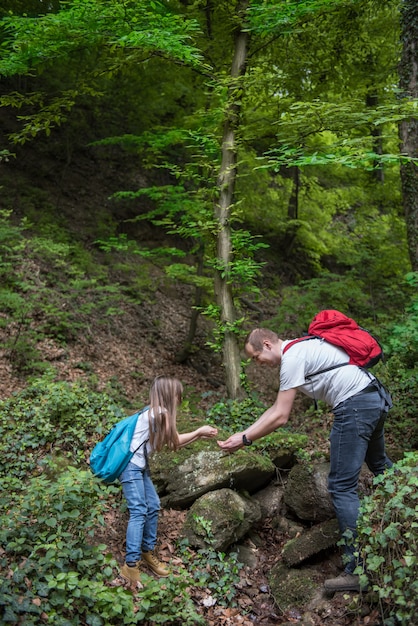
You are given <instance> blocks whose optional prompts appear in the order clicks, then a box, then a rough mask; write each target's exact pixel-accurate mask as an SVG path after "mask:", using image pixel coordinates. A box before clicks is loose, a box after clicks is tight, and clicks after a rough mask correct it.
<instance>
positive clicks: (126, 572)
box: [120, 563, 140, 583]
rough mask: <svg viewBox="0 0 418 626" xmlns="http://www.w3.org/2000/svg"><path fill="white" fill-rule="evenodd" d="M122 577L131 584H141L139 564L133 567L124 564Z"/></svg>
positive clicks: (121, 569)
mask: <svg viewBox="0 0 418 626" xmlns="http://www.w3.org/2000/svg"><path fill="white" fill-rule="evenodd" d="M120 575H121V576H122V578H124V579H125V580H127V581H128V582H130V583H139V582H140V581H139V575H140V572H139V569H138V563H136V564H135V565H134V566H133V567H130V566H129V565H128V564H127V563H124V564H123V565H122V567H121V568H120Z"/></svg>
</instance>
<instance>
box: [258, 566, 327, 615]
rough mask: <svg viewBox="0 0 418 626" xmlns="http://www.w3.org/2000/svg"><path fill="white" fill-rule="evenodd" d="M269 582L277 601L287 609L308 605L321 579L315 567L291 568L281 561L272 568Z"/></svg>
mask: <svg viewBox="0 0 418 626" xmlns="http://www.w3.org/2000/svg"><path fill="white" fill-rule="evenodd" d="M269 583H270V590H271V594H272V596H273V598H274V601H275V603H276V604H277V606H279V607H280V609H281V610H282V611H286V610H288V609H290V608H292V607H301V606H305V605H307V604H308V603H309V602H310V600H312V598H313V597H314V596H315V593H316V590H317V588H318V584H319V580H318V573H317V572H315V570H313V569H312V570H311V569H309V568H304V569H289V568H288V567H286V565H284V564H283V563H282V562H280V563H278V564H277V565H275V566H274V567H273V568H272V570H271V573H270V576H269Z"/></svg>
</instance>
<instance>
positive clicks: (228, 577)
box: [179, 515, 242, 606]
mask: <svg viewBox="0 0 418 626" xmlns="http://www.w3.org/2000/svg"><path fill="white" fill-rule="evenodd" d="M195 523H196V524H197V525H198V526H199V528H201V529H202V530H203V536H204V538H205V543H206V545H205V547H204V548H200V549H199V550H198V551H197V552H192V551H190V550H189V549H188V541H187V540H183V541H181V542H180V544H179V547H180V550H181V553H182V557H183V561H184V563H186V564H188V565H189V566H190V567H189V569H190V570H191V571H192V572H193V578H194V584H197V585H198V586H200V587H204V588H205V589H206V590H208V592H209V593H210V595H211V597H212V598H213V599H214V600H216V602H217V603H218V604H220V605H221V606H235V602H234V598H235V595H236V585H237V584H238V583H239V582H240V576H239V571H240V569H241V568H242V564H241V563H240V562H239V561H238V559H237V554H236V553H235V552H230V553H229V554H228V555H227V554H225V553H224V552H219V551H218V550H215V549H214V547H213V545H214V541H215V539H214V537H213V533H212V528H211V526H212V524H211V521H210V520H207V519H205V518H204V517H201V516H197V515H195Z"/></svg>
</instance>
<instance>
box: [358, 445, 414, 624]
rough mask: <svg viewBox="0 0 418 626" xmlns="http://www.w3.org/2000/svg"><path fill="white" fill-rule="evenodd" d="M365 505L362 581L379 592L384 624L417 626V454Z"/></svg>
mask: <svg viewBox="0 0 418 626" xmlns="http://www.w3.org/2000/svg"><path fill="white" fill-rule="evenodd" d="M375 485H376V490H375V491H374V493H373V494H372V495H371V496H368V497H366V498H365V499H364V500H363V502H362V506H361V511H360V516H359V521H358V534H359V549H360V554H361V555H362V558H363V560H364V570H365V572H366V573H362V574H361V577H362V578H363V582H364V583H366V582H368V584H369V585H370V586H371V587H372V590H373V591H375V592H376V593H377V594H378V597H379V603H380V607H381V612H382V618H383V619H384V624H385V625H387V626H395V625H396V624H401V625H407V624H414V623H416V622H415V619H416V615H417V614H418V519H417V512H418V490H417V486H418V453H417V452H414V453H412V452H411V453H407V454H406V455H405V457H404V459H402V460H401V461H400V462H399V463H397V464H396V465H394V466H393V468H391V469H390V470H389V471H387V472H386V473H385V474H384V475H381V476H378V477H376V478H375Z"/></svg>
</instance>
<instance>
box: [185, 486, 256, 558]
mask: <svg viewBox="0 0 418 626" xmlns="http://www.w3.org/2000/svg"><path fill="white" fill-rule="evenodd" d="M260 519H261V511H260V507H259V505H258V504H257V503H256V502H255V501H254V500H252V499H251V498H250V497H244V496H243V495H242V494H238V493H237V492H236V491H233V490H232V489H219V490H217V491H212V492H210V493H207V494H205V495H203V496H202V497H201V498H199V499H198V500H196V501H195V502H194V503H193V505H192V506H191V507H190V509H189V510H188V512H187V515H186V520H185V523H184V526H183V529H182V533H181V535H182V536H183V537H185V538H187V539H188V541H189V543H190V545H192V546H195V547H199V548H203V547H205V546H208V545H210V546H211V547H213V548H214V549H215V550H221V551H223V550H226V549H227V548H228V547H229V546H230V545H231V544H233V543H236V542H237V541H239V540H240V539H241V538H242V537H243V536H244V535H245V534H246V533H247V532H248V531H249V530H250V528H251V527H252V526H253V524H255V523H256V522H258V521H259V520H260Z"/></svg>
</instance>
